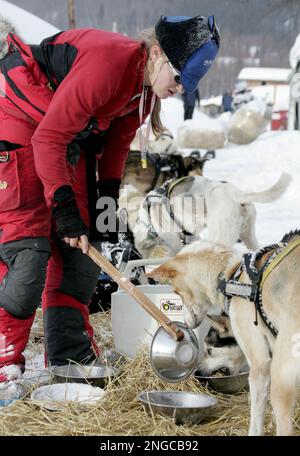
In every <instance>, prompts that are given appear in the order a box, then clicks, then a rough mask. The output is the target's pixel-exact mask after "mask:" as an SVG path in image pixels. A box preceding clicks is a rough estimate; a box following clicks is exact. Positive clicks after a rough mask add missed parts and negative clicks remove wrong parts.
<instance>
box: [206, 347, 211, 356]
mask: <svg viewBox="0 0 300 456" xmlns="http://www.w3.org/2000/svg"><path fill="white" fill-rule="evenodd" d="M207 354H208V355H209V356H210V355H212V349H211V348H208V349H207Z"/></svg>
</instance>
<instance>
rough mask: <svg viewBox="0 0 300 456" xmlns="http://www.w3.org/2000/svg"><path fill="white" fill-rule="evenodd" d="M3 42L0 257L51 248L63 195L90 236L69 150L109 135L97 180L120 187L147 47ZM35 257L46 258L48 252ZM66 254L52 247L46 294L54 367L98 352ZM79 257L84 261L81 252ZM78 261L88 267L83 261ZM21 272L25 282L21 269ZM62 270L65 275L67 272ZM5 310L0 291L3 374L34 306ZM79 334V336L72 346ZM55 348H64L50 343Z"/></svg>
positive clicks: (76, 157) (89, 33)
mask: <svg viewBox="0 0 300 456" xmlns="http://www.w3.org/2000/svg"><path fill="white" fill-rule="evenodd" d="M8 41H9V45H10V53H9V54H8V56H7V57H6V58H5V59H3V60H2V61H1V62H0V229H1V232H0V247H1V245H3V247H5V248H6V247H7V246H8V247H14V248H15V244H14V242H15V241H22V242H23V241H24V239H25V240H26V239H27V240H30V239H35V238H40V239H42V240H44V239H45V238H48V239H49V238H50V235H51V234H50V227H51V206H52V204H53V201H52V198H53V194H54V192H55V191H56V190H57V189H58V188H60V187H62V186H64V185H70V186H72V188H73V191H74V192H75V196H76V201H77V205H78V207H79V210H80V214H81V217H82V219H83V220H84V222H85V223H86V225H87V226H89V223H90V216H89V215H90V214H89V208H88V195H87V184H88V180H89V174H87V173H86V166H85V162H86V160H85V158H86V153H88V152H89V151H88V146H87V149H86V150H83V149H82V148H81V150H78V148H77V149H76V148H75V149H74V148H70V144H71V145H72V144H73V142H74V140H76V137H77V135H78V133H80V132H82V131H85V132H89V131H92V132H93V133H94V134H100V133H101V132H103V131H106V134H105V137H104V145H102V151H101V150H99V155H97V159H98V160H97V161H98V175H99V179H100V181H105V180H107V179H111V178H121V176H122V173H123V170H124V166H125V161H126V158H127V154H128V150H129V147H130V143H131V141H132V139H133V137H134V135H135V132H136V130H137V128H138V127H139V124H140V119H139V112H138V105H139V101H140V96H141V92H142V86H143V79H144V69H145V64H146V60H147V52H146V49H145V45H144V44H141V43H139V42H137V41H134V40H131V39H129V38H127V37H124V36H121V35H119V34H115V33H110V32H105V31H102V30H94V29H80V30H70V31H66V32H62V33H60V34H57V35H55V36H54V37H51V38H49V39H46V40H44V41H43V42H42V43H41V45H40V46H29V45H26V44H24V43H23V42H21V40H20V39H18V37H16V36H15V35H10V37H9V38H8ZM149 92H151V91H149ZM1 95H2V96H1ZM150 97H151V93H149V95H148V97H147V100H146V103H145V110H144V113H143V120H144V119H145V118H146V117H147V115H148V114H149V111H150ZM70 150H71V151H73V152H70ZM74 150H75V154H74ZM76 150H77V152H76ZM89 172H92V173H94V174H95V172H96V171H95V170H92V171H89ZM92 177H93V178H94V176H92ZM11 243H12V244H11ZM34 245H35V246H36V244H34ZM26 248H28V246H26ZM35 248H36V249H37V250H39V251H41V250H42V251H43V253H45V252H47V248H46V247H45V246H44V244H43V247H42V248H41V247H40V246H39V247H35ZM64 249H65V247H62V248H61V249H58V248H57V246H52V256H51V258H50V260H49V263H48V269H47V281H46V286H45V288H44V292H43V313H44V321H46V322H47V324H46V325H45V338H46V352H47V351H50V352H51V350H52V352H53V354H52V355H51V356H50V361H51V362H53V363H56V364H64V363H65V362H66V359H67V358H69V359H70V358H71V359H74V360H75V361H81V359H79V358H82V355H83V353H85V355H86V354H89V351H92V346H93V348H94V349H95V345H94V344H93V331H92V328H91V326H90V325H89V322H88V309H87V305H86V304H88V302H87V301H88V300H89V299H90V295H91V293H92V292H91V290H92V288H91V283H89V286H88V287H87V288H90V289H89V292H88V294H89V298H88V296H87V295H84V296H83V297H82V299H81V297H80V296H81V290H80V284H79V285H78V284H77V291H76V292H75V293H72V290H71V289H70V287H69V286H67V285H66V284H65V283H64V284H63V282H66V281H67V280H65V279H66V275H65V274H66V272H65V270H67V267H66V264H67V263H65V258H69V256H68V255H69V253H68V251H67V250H66V252H64ZM69 249H70V248H69ZM4 250H5V249H4ZM4 250H3V251H4ZM6 250H7V249H6ZM6 250H5V251H4V253H3V255H2V261H3V263H2V264H1V269H0V272H1V271H2V277H4V276H5V277H7V278H9V277H8V273H11V274H13V272H14V270H13V266H12V262H11V261H10V257H9V256H8V253H7V251H6ZM75 250H77V249H72V255H73V253H74V251H75ZM62 251H63V252H64V253H66V256H65V255H64V253H62ZM0 254H1V250H0ZM5 255H6V256H5ZM76 255H77V256H78V255H81V256H83V255H82V254H81V252H79V251H78V250H77V251H76ZM6 257H7V258H8V260H7V261H6V260H5V258H6ZM45 261H46V260H45ZM72 261H73V260H72ZM76 261H77V260H76ZM84 261H85V262H86V261H91V260H89V259H87V257H85V259H84ZM46 262H47V261H46ZM18 267H19V269H18V271H21V272H22V265H20V264H19V265H18ZM68 268H69V272H70V264H69V265H68ZM72 268H73V273H74V287H75V288H76V280H79V281H80V274H79V276H78V277H77V276H76V263H75V264H73V265H72ZM77 272H78V271H77ZM80 273H81V274H82V271H81V272H80ZM93 274H94V275H95V273H93ZM5 277H4V281H3V282H2V285H1V287H2V286H3V287H4V289H5V286H6V285H5V284H6V282H5ZM0 279H1V277H0ZM7 281H8V280H7ZM62 284H63V285H62ZM16 286H17V284H16ZM82 286H83V285H82ZM1 287H0V288H1ZM68 290H69V291H68ZM25 294H26V293H25ZM25 298H26V296H25ZM25 298H24V299H25ZM6 301H7V302H8V304H4V303H6ZM15 301H16V299H15ZM10 306H11V304H10V302H9V299H8V298H7V296H4V297H3V299H2V295H1V290H0V336H1V337H2V340H3V338H4V339H5V340H6V346H7V347H10V348H11V347H13V350H11V349H10V350H9V351H8V352H9V355H5V354H4V356H3V352H2V355H1V350H0V367H1V364H2V365H3V364H10V363H16V362H20V361H22V359H23V358H22V355H21V353H22V351H23V350H24V349H25V346H26V344H27V341H28V336H29V332H30V327H31V325H32V322H33V317H34V311H35V309H34V308H30V306H29V308H28V309H27V311H26V299H25V304H24V303H23V310H22V311H19V309H18V304H17V303H16V302H14V304H13V309H14V311H13V312H10V309H11V307H10ZM35 307H36V306H35ZM24 309H25V310H24ZM69 311H70V312H71V313H72V316H71V317H70V318H69V319H68V315H69V313H68V312H69ZM78 311H79V314H80V315H81V317H80V318H79V319H78V315H79V314H78ZM76 312H77V314H78V315H77V314H76ZM47 314H48V316H47ZM75 314H76V315H75ZM45 315H46V317H45ZM74 315H75V316H74ZM73 317H74V318H73ZM47 328H49V334H47ZM55 328H56V329H55ZM57 328H58V329H57ZM11 329H12V330H11ZM75 332H77V333H78V332H80V334H81V336H80V337H79V338H78V340H77V339H76V337H74V333H75ZM57 333H59V334H57ZM60 335H61V337H60ZM47 338H48V339H47ZM55 338H58V339H59V338H60V339H61V340H59V341H58V342H57V343H56V342H55V340H54V339H55ZM84 340H85V342H86V341H88V342H87V343H88V348H87V349H86V350H85V351H84V350H83V352H82V353H81V352H80V349H78V345H80V344H84ZM57 345H60V348H57ZM76 345H77V346H76ZM63 346H68V349H67V350H64V348H63ZM49 347H52V348H51V349H50V348H49ZM53 347H54V348H53ZM0 348H1V347H0ZM12 352H13V353H12ZM48 354H49V353H48ZM51 358H52V359H51ZM76 358H77V359H76Z"/></svg>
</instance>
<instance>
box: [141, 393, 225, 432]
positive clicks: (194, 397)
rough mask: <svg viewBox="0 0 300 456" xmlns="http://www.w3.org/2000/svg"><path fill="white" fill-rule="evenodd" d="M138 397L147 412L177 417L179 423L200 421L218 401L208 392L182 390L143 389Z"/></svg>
mask: <svg viewBox="0 0 300 456" xmlns="http://www.w3.org/2000/svg"><path fill="white" fill-rule="evenodd" d="M138 399H139V400H140V401H141V402H142V404H143V406H144V407H145V409H146V411H147V412H149V413H151V414H152V413H158V414H160V415H165V416H168V417H170V418H175V420H176V422H177V423H178V424H184V423H191V424H193V423H199V422H200V421H202V420H203V419H204V418H205V417H207V416H208V415H210V414H211V411H212V409H213V407H214V406H215V405H216V404H217V402H218V401H217V399H216V398H214V397H211V396H208V395H207V394H198V393H188V392H182V391H143V392H142V393H140V394H139V395H138Z"/></svg>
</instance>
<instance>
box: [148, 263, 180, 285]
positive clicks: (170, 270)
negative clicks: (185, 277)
mask: <svg viewBox="0 0 300 456" xmlns="http://www.w3.org/2000/svg"><path fill="white" fill-rule="evenodd" d="M178 273H179V271H178V270H177V269H176V268H174V266H173V265H172V264H170V263H169V262H167V263H164V264H162V265H160V266H159V267H158V268H155V269H153V271H151V272H148V273H147V274H145V276H146V277H150V278H151V279H154V280H157V281H161V280H166V279H173V278H174V277H175V276H176V275H177V274H178Z"/></svg>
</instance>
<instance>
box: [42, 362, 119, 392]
mask: <svg viewBox="0 0 300 456" xmlns="http://www.w3.org/2000/svg"><path fill="white" fill-rule="evenodd" d="M117 373H118V371H117V369H114V368H113V367H107V366H84V365H78V364H70V365H65V366H55V367H52V368H51V376H52V379H53V381H54V382H56V383H65V382H68V383H89V384H90V385H93V386H99V387H100V388H104V387H105V386H106V384H107V382H108V381H109V380H110V379H112V378H113V377H115V376H116V375H117Z"/></svg>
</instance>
